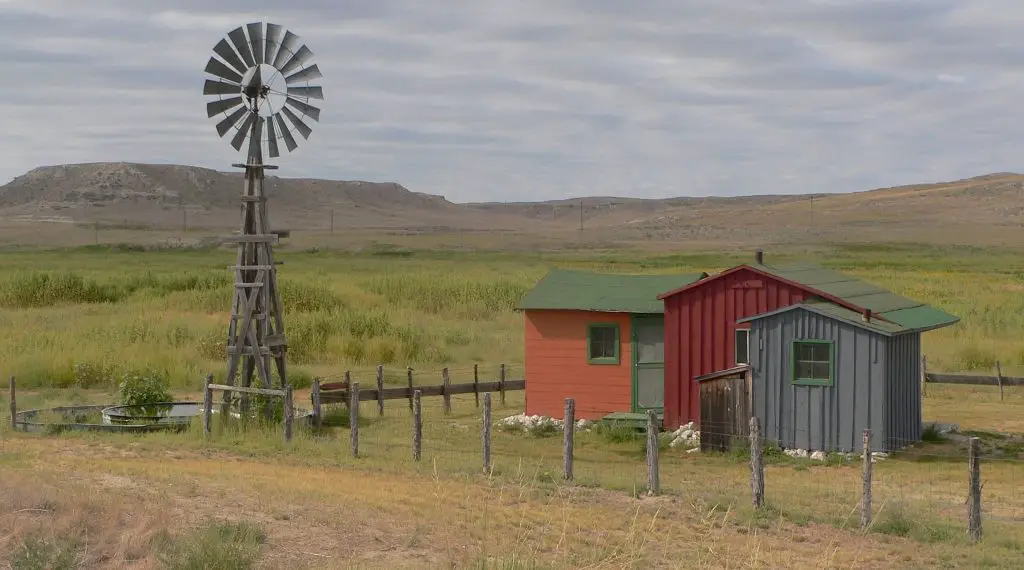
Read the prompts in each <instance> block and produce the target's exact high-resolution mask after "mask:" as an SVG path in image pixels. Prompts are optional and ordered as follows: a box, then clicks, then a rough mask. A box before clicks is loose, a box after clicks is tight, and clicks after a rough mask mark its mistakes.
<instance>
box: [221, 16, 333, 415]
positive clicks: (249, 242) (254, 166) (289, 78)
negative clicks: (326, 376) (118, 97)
mask: <svg viewBox="0 0 1024 570" xmlns="http://www.w3.org/2000/svg"><path fill="white" fill-rule="evenodd" d="M213 51H214V54H215V55H214V56H213V57H211V58H210V60H209V62H208V63H207V64H206V72H207V73H208V74H210V75H212V76H214V77H215V78H216V79H207V80H206V82H205V84H204V85H203V94H204V95H207V96H210V97H211V99H210V100H209V101H208V102H207V105H206V112H207V116H208V117H217V116H222V117H218V118H219V122H218V123H217V126H216V128H217V133H218V134H219V135H220V136H221V137H222V138H223V137H227V136H228V135H229V134H230V135H231V139H230V141H231V146H232V147H234V149H235V150H237V151H242V148H243V145H245V148H246V151H245V152H246V154H245V156H246V160H245V162H244V163H242V164H233V165H232V166H235V167H238V168H244V169H245V187H244V191H243V193H242V196H241V202H242V205H241V213H242V228H241V233H240V234H239V235H237V236H235V238H234V241H236V242H237V244H238V258H237V262H236V264H235V265H234V266H233V267H232V269H234V272H235V293H234V298H233V301H232V304H231V323H230V324H229V325H228V339H227V361H228V370H227V378H226V380H225V383H226V384H228V385H231V386H234V385H235V381H236V377H237V376H239V375H240V377H241V384H240V385H241V386H244V387H249V386H251V385H252V380H253V376H255V377H256V378H258V379H259V382H260V384H261V385H262V387H263V388H270V387H271V385H272V380H271V378H272V366H274V367H276V371H277V378H278V382H279V383H280V385H281V386H284V385H286V384H287V383H288V380H287V379H288V374H287V367H286V365H285V354H286V352H287V347H288V344H287V341H286V339H285V328H284V314H283V307H282V306H281V296H280V293H279V291H278V287H277V270H276V266H275V263H274V253H273V243H274V242H275V241H277V235H276V234H274V233H273V232H272V230H271V229H270V221H269V216H268V212H267V210H268V208H267V197H266V195H265V194H264V187H263V181H264V170H266V169H271V170H274V169H276V168H277V167H276V166H272V165H267V164H263V148H264V145H265V146H266V148H267V150H268V151H269V154H270V157H271V158H274V157H278V156H280V152H279V147H278V142H279V141H281V140H283V141H284V144H285V146H286V147H287V149H288V151H289V152H290V151H292V150H295V148H296V146H297V144H296V137H295V136H294V135H293V133H295V132H298V133H299V134H301V135H302V138H303V139H304V140H305V139H308V138H309V134H310V132H311V129H310V127H309V126H308V125H307V124H306V123H305V122H304V121H303V118H302V117H308V118H309V119H312V120H314V121H319V120H320V109H318V108H316V107H314V106H313V105H311V104H310V100H311V99H321V100H322V99H323V89H322V88H321V87H319V86H313V85H310V81H314V80H316V79H319V78H320V77H322V74H321V73H320V70H319V68H317V66H316V64H313V65H309V63H310V61H311V60H312V58H313V53H312V52H311V51H310V50H309V48H307V47H306V46H305V45H304V44H303V43H302V42H301V41H300V40H299V37H298V36H296V35H295V34H293V33H291V32H290V31H288V30H285V29H284V28H282V27H281V26H279V25H277V24H271V23H262V22H257V23H251V24H246V25H245V26H239V27H238V28H235V29H234V30H232V31H231V32H229V33H228V34H227V38H226V39H225V38H222V39H221V40H220V42H218V43H217V45H216V46H214V48H213ZM300 115H301V117H300ZM271 361H273V365H272V364H271ZM230 394H231V392H229V391H226V392H224V400H225V408H226V407H227V406H228V405H230V402H231V396H230ZM246 403H247V399H245V398H244V397H243V406H245V404H246Z"/></svg>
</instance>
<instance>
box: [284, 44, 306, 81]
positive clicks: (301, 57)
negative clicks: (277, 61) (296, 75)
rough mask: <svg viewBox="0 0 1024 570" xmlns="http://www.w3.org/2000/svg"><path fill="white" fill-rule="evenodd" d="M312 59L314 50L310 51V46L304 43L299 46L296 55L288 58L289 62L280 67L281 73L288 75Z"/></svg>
mask: <svg viewBox="0 0 1024 570" xmlns="http://www.w3.org/2000/svg"><path fill="white" fill-rule="evenodd" d="M311 59H313V52H312V51H310V49H309V48H308V47H306V46H305V45H303V46H302V47H300V48H299V51H297V52H295V55H293V56H292V58H291V59H289V60H288V63H286V64H284V65H283V66H281V67H280V68H279V69H280V70H281V75H288V74H289V73H291V72H292V70H293V69H298V68H299V67H302V65H303V64H304V63H306V62H307V61H309V60H311Z"/></svg>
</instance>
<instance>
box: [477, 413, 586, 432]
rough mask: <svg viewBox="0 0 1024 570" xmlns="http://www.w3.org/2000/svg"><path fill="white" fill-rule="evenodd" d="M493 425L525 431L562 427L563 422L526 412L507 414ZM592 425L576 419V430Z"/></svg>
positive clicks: (582, 429)
mask: <svg viewBox="0 0 1024 570" xmlns="http://www.w3.org/2000/svg"><path fill="white" fill-rule="evenodd" d="M495 425H496V426H498V427H499V428H515V427H518V428H522V429H524V430H526V431H532V430H535V429H544V428H548V427H551V428H554V429H562V426H563V425H564V422H563V421H562V420H558V419H555V418H552V417H551V416H528V415H526V414H516V415H514V416H508V417H507V418H502V419H500V420H498V421H497V422H495ZM593 425H594V422H592V421H590V420H576V430H577V431H589V430H590V428H591V427H592V426H593Z"/></svg>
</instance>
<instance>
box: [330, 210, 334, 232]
mask: <svg viewBox="0 0 1024 570" xmlns="http://www.w3.org/2000/svg"><path fill="white" fill-rule="evenodd" d="M331 233H332V234H333V233H334V210H331Z"/></svg>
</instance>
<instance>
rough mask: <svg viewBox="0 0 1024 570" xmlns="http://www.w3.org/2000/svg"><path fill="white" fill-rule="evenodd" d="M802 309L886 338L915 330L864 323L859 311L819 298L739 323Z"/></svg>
mask: <svg viewBox="0 0 1024 570" xmlns="http://www.w3.org/2000/svg"><path fill="white" fill-rule="evenodd" d="M801 309H803V310H807V311H810V312H812V313H817V314H819V315H824V316H826V317H828V318H830V319H835V320H837V321H843V322H846V323H849V324H851V325H853V326H856V327H860V328H863V329H867V330H870V331H874V332H877V333H879V334H882V335H885V336H893V335H897V334H901V333H905V332H911V331H912V330H913V329H906V328H904V327H903V326H901V325H898V324H895V323H890V322H886V321H880V320H878V319H875V318H872V319H871V320H870V321H864V318H863V316H862V315H861V314H860V313H858V312H857V311H851V310H850V309H847V308H846V307H841V306H839V305H837V304H835V303H832V302H830V301H824V300H822V299H818V298H812V299H808V300H806V301H804V302H803V303H798V304H796V305H790V306H788V307H783V308H781V309H778V310H775V311H769V312H767V313H761V314H760V315H755V316H753V317H747V318H745V319H739V320H738V321H737V322H740V323H746V322H750V321H756V320H759V319H763V318H766V317H771V316H774V315H778V314H781V313H788V312H789V311H796V310H801Z"/></svg>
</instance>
